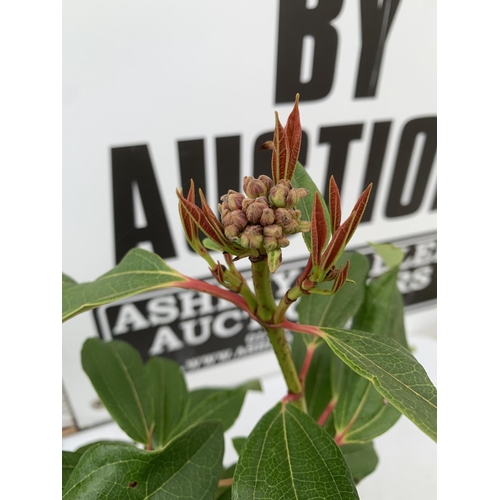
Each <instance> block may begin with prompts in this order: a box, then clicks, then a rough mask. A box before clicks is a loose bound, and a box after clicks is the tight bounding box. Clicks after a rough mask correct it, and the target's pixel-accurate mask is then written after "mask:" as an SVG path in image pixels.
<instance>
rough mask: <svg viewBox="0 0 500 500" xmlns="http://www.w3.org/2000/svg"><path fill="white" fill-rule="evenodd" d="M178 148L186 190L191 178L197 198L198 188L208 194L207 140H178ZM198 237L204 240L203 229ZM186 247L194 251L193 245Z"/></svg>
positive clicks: (182, 180)
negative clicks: (206, 175) (206, 169)
mask: <svg viewBox="0 0 500 500" xmlns="http://www.w3.org/2000/svg"><path fill="white" fill-rule="evenodd" d="M177 150H178V152H179V167H180V172H181V182H182V187H183V189H184V191H185V192H187V191H188V190H189V186H190V183H191V179H193V181H194V184H195V186H196V191H195V196H196V198H198V189H201V190H202V191H203V193H204V194H205V195H206V193H207V190H206V181H205V141H204V140H203V139H193V140H190V141H178V143H177ZM198 199H199V198H198ZM198 203H199V202H198ZM198 237H199V238H200V240H201V241H203V239H204V238H205V235H204V234H203V233H202V232H201V231H198ZM186 247H187V248H188V250H189V251H190V252H193V253H194V250H193V249H192V248H191V245H186Z"/></svg>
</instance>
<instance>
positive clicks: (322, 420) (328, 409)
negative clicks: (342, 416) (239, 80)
mask: <svg viewBox="0 0 500 500" xmlns="http://www.w3.org/2000/svg"><path fill="white" fill-rule="evenodd" d="M336 404H337V401H335V399H332V400H331V401H330V402H329V403H328V404H327V405H326V408H325V409H324V410H323V413H322V414H321V416H320V417H319V418H318V425H321V426H322V427H323V425H325V422H326V419H327V418H328V417H329V416H330V414H331V413H332V411H333V410H335V405H336Z"/></svg>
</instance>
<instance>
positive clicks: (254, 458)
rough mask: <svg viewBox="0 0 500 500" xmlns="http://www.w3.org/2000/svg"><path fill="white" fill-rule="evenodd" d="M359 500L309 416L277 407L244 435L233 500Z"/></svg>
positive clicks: (333, 451) (331, 446)
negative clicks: (247, 435) (248, 433)
mask: <svg viewBox="0 0 500 500" xmlns="http://www.w3.org/2000/svg"><path fill="white" fill-rule="evenodd" d="M313 498H314V499H324V500H327V499H342V500H348V499H350V500H353V499H359V497H358V494H357V492H356V487H355V486H354V481H353V479H352V477H351V473H350V472H349V469H348V468H347V465H346V462H345V460H344V457H343V455H342V453H341V451H340V449H339V447H338V446H337V445H336V444H335V442H334V441H333V439H332V438H331V437H330V436H329V435H328V433H327V432H326V431H324V430H323V429H322V428H321V427H320V426H319V425H318V424H317V423H316V422H315V421H314V420H313V419H312V418H311V417H310V416H309V415H306V414H305V413H303V412H301V411H300V410H299V409H298V408H295V407H294V406H293V405H283V404H282V403H279V404H278V405H277V406H275V407H274V408H273V409H272V410H271V411H269V412H268V413H267V414H266V415H264V417H262V419H261V420H260V421H259V423H258V424H257V425H256V427H255V429H254V430H253V431H252V433H251V434H250V436H249V438H248V441H247V444H246V445H245V447H244V448H243V451H242V453H241V456H240V459H239V461H238V464H237V466H236V471H235V473H234V483H233V500H247V499H253V500H258V499H261V500H264V499H265V500H289V499H295V500H302V499H313Z"/></svg>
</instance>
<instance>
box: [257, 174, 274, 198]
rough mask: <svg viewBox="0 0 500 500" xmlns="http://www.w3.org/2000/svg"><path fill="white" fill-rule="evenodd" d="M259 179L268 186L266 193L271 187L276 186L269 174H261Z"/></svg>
mask: <svg viewBox="0 0 500 500" xmlns="http://www.w3.org/2000/svg"><path fill="white" fill-rule="evenodd" d="M259 181H261V182H262V183H263V184H264V185H265V186H266V193H265V194H267V193H269V191H270V190H271V188H272V187H273V186H274V182H273V180H272V179H271V177H268V176H267V175H259Z"/></svg>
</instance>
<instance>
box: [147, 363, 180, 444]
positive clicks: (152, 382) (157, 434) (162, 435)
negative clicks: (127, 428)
mask: <svg viewBox="0 0 500 500" xmlns="http://www.w3.org/2000/svg"><path fill="white" fill-rule="evenodd" d="M146 373H147V376H148V380H149V389H150V392H151V396H152V398H153V406H154V415H155V426H154V429H153V448H154V449H156V448H161V447H163V446H165V445H166V444H167V443H168V441H169V439H170V437H171V433H172V431H173V429H174V428H175V426H176V425H177V424H178V423H179V422H180V421H181V419H182V418H183V417H184V416H185V414H186V411H187V406H188V403H189V392H188V390H187V387H186V381H185V380H184V375H183V373H182V371H181V369H180V367H179V365H178V364H177V363H175V362H174V361H171V360H170V359H164V358H159V357H154V358H151V359H150V360H149V361H148V363H147V365H146Z"/></svg>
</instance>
